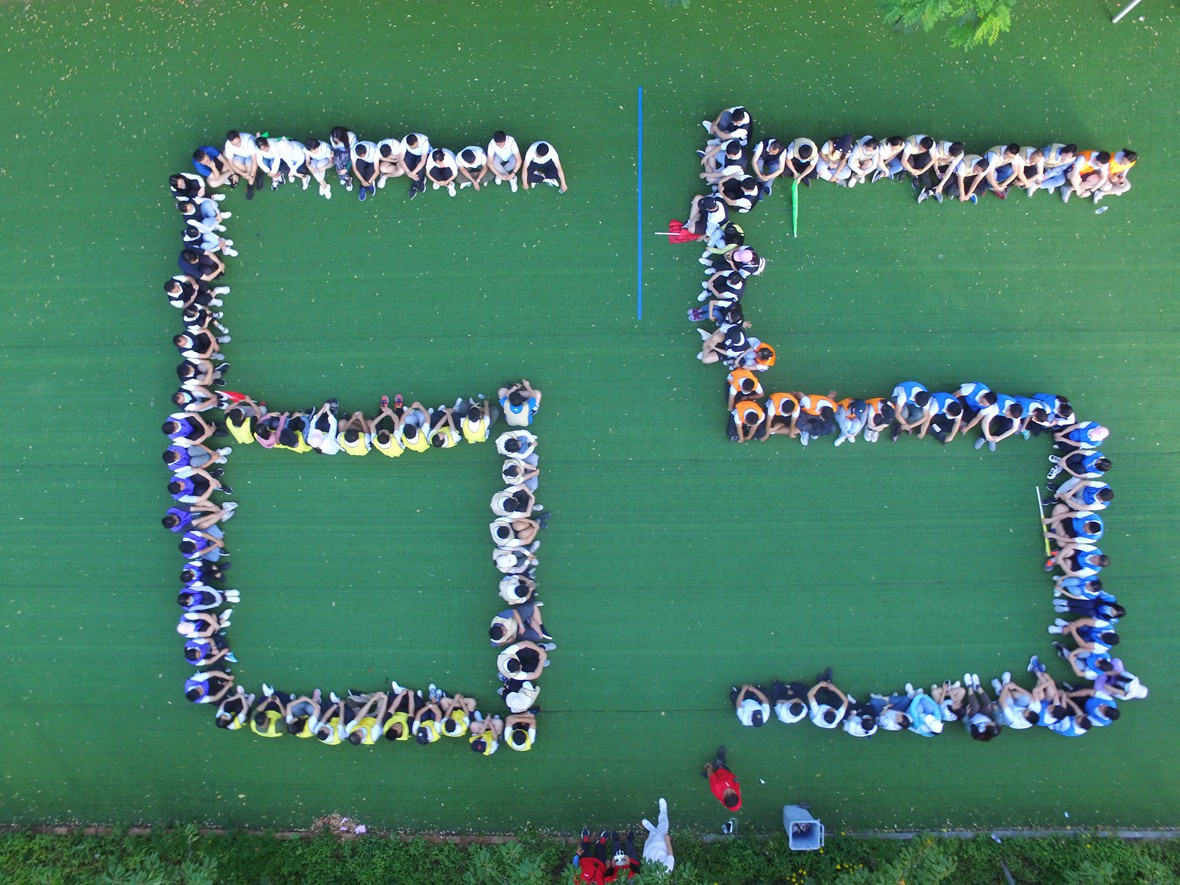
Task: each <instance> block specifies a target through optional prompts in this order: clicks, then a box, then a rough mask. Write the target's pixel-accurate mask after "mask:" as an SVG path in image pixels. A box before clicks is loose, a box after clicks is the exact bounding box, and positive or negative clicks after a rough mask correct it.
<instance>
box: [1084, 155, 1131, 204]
mask: <svg viewBox="0 0 1180 885" xmlns="http://www.w3.org/2000/svg"><path fill="white" fill-rule="evenodd" d="M1138 159H1139V155H1138V154H1137V153H1135V152H1134V151H1133V150H1130V149H1127V148H1124V149H1123V150H1121V151H1118V152H1117V153H1115V155H1114V156H1113V157H1111V158H1110V177H1109V178H1107V179H1106V184H1104V185H1103V186H1102V187H1100V188H1098V189H1097V190H1096V191H1094V202H1095V203H1097V202H1098V201H1099V200H1101V199H1102V198H1103V197H1117V196H1118V195H1119V194H1125V193H1126V192H1127V191H1129V190H1130V189H1131V182H1129V181H1127V173H1128V172H1129V171H1130V170H1131V167H1132V166H1134V165H1135V161H1136V160H1138Z"/></svg>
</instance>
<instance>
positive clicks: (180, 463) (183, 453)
mask: <svg viewBox="0 0 1180 885" xmlns="http://www.w3.org/2000/svg"><path fill="white" fill-rule="evenodd" d="M166 451H169V452H175V453H176V455H177V458H176V460H175V461H173V462H171V463H170V464H169V465H168V468H169V469H170V470H172V471H176V470H180V469H182V468H184V467H188V465H189V460H190V459H189V456H188V446H168V448H167V449H166Z"/></svg>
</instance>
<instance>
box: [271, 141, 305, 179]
mask: <svg viewBox="0 0 1180 885" xmlns="http://www.w3.org/2000/svg"><path fill="white" fill-rule="evenodd" d="M274 147H275V152H276V153H277V154H278V155H279V161H280V163H281V164H282V173H283V175H284V176H285V177H286V179H287V181H291V180H292V179H295V178H298V179H299V180H300V181H301V182H302V183H303V189H304V190H307V186H308V185H309V184H311V170H310V169H308V166H307V148H306V147H304V146H303V143H302V142H298V141H295V140H294V139H290V138H280V139H279V140H278V141H277V142H275V145H274Z"/></svg>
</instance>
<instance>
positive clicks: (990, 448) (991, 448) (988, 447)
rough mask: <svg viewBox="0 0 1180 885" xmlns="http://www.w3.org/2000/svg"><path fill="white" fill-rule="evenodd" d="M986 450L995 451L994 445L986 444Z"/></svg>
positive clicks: (992, 443) (991, 443)
mask: <svg viewBox="0 0 1180 885" xmlns="http://www.w3.org/2000/svg"><path fill="white" fill-rule="evenodd" d="M987 450H988V451H989V452H994V451H995V450H996V444H995V443H994V442H989V443H988V444H987Z"/></svg>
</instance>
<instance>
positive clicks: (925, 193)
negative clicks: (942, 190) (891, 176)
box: [914, 181, 930, 203]
mask: <svg viewBox="0 0 1180 885" xmlns="http://www.w3.org/2000/svg"><path fill="white" fill-rule="evenodd" d="M917 184H918V182H917V181H915V182H914V186H915V187H916V186H917ZM929 196H930V191H928V190H927V189H926V188H922V190H921V192H920V193H919V194H918V202H919V203H921V202H923V201H924V200H925V199H926V198H927V197H929Z"/></svg>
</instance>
